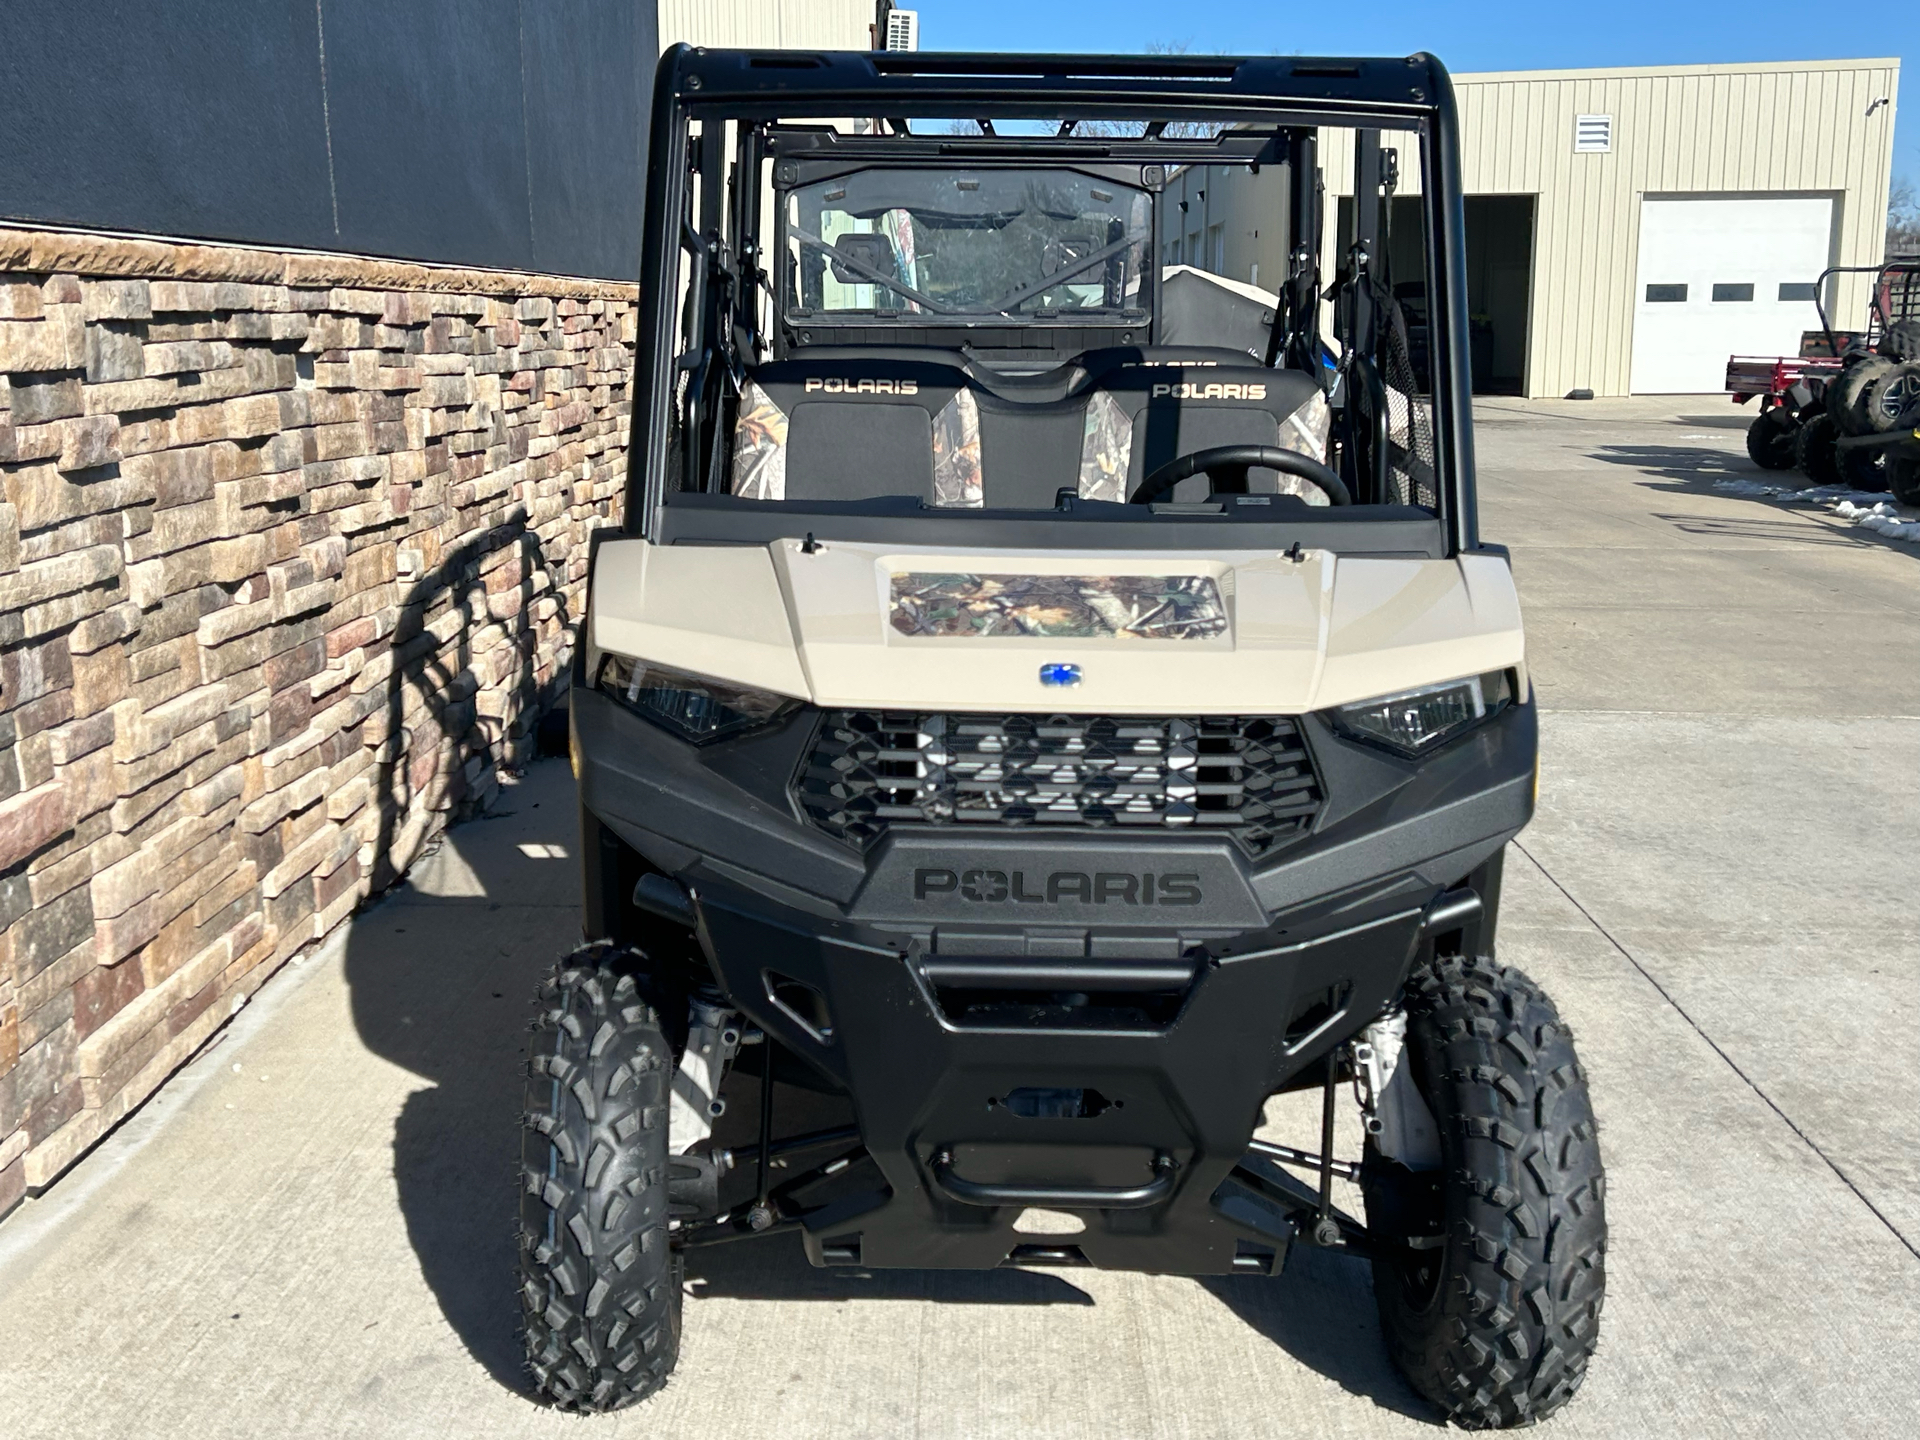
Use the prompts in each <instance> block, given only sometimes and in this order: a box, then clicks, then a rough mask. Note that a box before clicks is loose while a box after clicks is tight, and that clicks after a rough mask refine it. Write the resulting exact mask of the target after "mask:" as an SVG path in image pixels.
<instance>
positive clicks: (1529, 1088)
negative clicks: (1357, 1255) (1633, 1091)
mask: <svg viewBox="0 0 1920 1440" xmlns="http://www.w3.org/2000/svg"><path fill="white" fill-rule="evenodd" d="M1406 993H1407V1040H1408V1057H1409V1060H1410V1062H1411V1063H1412V1064H1413V1065H1414V1066H1415V1067H1416V1068H1415V1071H1414V1074H1415V1077H1416V1079H1417V1080H1418V1081H1419V1084H1420V1088H1421V1090H1422V1091H1423V1093H1424V1094H1425V1095H1426V1096H1427V1099H1428V1101H1429V1104H1430V1105H1432V1107H1433V1109H1434V1112H1435V1118H1436V1120H1437V1121H1438V1123H1439V1126H1440V1131H1441V1153H1442V1157H1443V1163H1444V1166H1445V1174H1444V1177H1443V1182H1442V1185H1441V1194H1442V1197H1443V1205H1444V1214H1445V1238H1444V1245H1443V1248H1442V1250H1441V1251H1440V1254H1441V1260H1440V1272H1439V1284H1438V1286H1437V1287H1435V1288H1434V1289H1433V1290H1431V1291H1429V1292H1428V1293H1427V1296H1426V1297H1425V1303H1424V1304H1416V1300H1415V1297H1413V1296H1410V1295H1409V1292H1408V1290H1407V1288H1406V1287H1405V1286H1404V1284H1403V1283H1402V1274H1403V1272H1402V1271H1401V1270H1400V1269H1399V1268H1398V1267H1399V1265H1400V1264H1401V1263H1403V1262H1402V1260H1401V1259H1400V1258H1398V1256H1396V1255H1394V1254H1392V1253H1389V1252H1387V1251H1384V1250H1383V1251H1381V1252H1378V1253H1377V1254H1376V1257H1375V1260H1374V1291H1375V1296H1376V1298H1377V1300H1378V1302H1379V1306H1380V1316H1381V1323H1382V1327H1383V1329H1384V1330H1385V1332H1386V1337H1387V1342H1388V1345H1389V1346H1390V1348H1391V1349H1392V1350H1393V1353H1394V1358H1395V1360H1396V1362H1397V1363H1398V1364H1399V1366H1400V1368H1401V1369H1402V1370H1403V1371H1404V1372H1405V1374H1406V1375H1407V1377H1408V1379H1409V1380H1411V1381H1412V1383H1413V1385H1414V1386H1415V1388H1416V1389H1418V1390H1419V1391H1420V1392H1421V1393H1422V1394H1423V1395H1425V1396H1426V1397H1427V1398H1428V1399H1430V1400H1431V1401H1433V1402H1434V1403H1435V1404H1436V1405H1438V1406H1440V1408H1441V1409H1443V1410H1444V1411H1446V1413H1447V1415H1448V1417H1449V1418H1450V1419H1451V1420H1453V1422H1454V1423H1455V1424H1458V1425H1460V1426H1462V1427H1464V1428H1467V1429H1494V1428H1508V1427H1512V1426H1520V1425H1531V1424H1533V1423H1535V1422H1537V1421H1539V1420H1543V1419H1545V1418H1546V1417H1547V1416H1549V1415H1551V1414H1553V1413H1554V1412H1555V1411H1557V1410H1559V1409H1560V1408H1561V1407H1562V1406H1563V1405H1565V1404H1566V1403H1567V1401H1568V1400H1569V1399H1570V1398H1572V1396H1573V1393H1574V1391H1575V1390H1577V1389H1578V1388H1579V1386H1580V1382H1581V1380H1582V1379H1583V1378H1584V1376H1585V1374H1586V1370H1587V1362H1588V1360H1589V1359H1590V1358H1591V1357H1592V1355H1593V1353H1594V1347H1595V1345H1596V1343H1597V1341H1598V1339H1599V1333H1600V1310H1601V1305H1602V1301H1603V1299H1604V1296H1605V1291H1606V1265H1605V1262H1606V1248H1607V1223H1606V1206H1605V1198H1606V1180H1605V1176H1604V1173H1603V1170H1602V1167H1601V1162H1600V1150H1599V1145H1598V1137H1597V1134H1596V1129H1595V1123H1594V1117H1593V1107H1592V1104H1591V1102H1590V1100H1589V1097H1588V1093H1587V1082H1586V1074H1585V1072H1584V1071H1583V1070H1582V1069H1581V1067H1580V1062H1579V1060H1578V1059H1577V1058H1576V1056H1575V1054H1574V1049H1573V1037H1572V1035H1571V1033H1570V1032H1569V1031H1568V1029H1567V1027H1566V1025H1565V1023H1564V1022H1562V1021H1561V1019H1560V1016H1559V1013H1558V1012H1557V1011H1556V1010H1555V1008H1554V1005H1553V1002H1552V1001H1551V1000H1549V999H1548V998H1547V997H1546V995H1545V994H1543V993H1542V992H1541V990H1540V989H1539V987H1538V986H1536V985H1535V984H1534V983H1533V982H1532V981H1531V980H1529V979H1528V978H1527V977H1526V976H1525V975H1524V974H1522V973H1521V972H1520V971H1518V970H1515V969H1511V968H1509V967H1506V966H1502V965H1499V964H1496V963H1495V962H1494V961H1492V960H1489V959H1484V958H1483V959H1465V958H1459V957H1447V958H1442V959H1439V960H1436V961H1434V962H1433V963H1431V964H1429V965H1427V966H1425V967H1422V968H1421V969H1420V970H1417V971H1416V972H1415V973H1414V975H1413V976H1412V978H1411V979H1409V981H1408V983H1407V991H1406ZM1426 1253H1429V1254H1430V1253H1432V1252H1426ZM1405 1254H1406V1252H1399V1255H1405Z"/></svg>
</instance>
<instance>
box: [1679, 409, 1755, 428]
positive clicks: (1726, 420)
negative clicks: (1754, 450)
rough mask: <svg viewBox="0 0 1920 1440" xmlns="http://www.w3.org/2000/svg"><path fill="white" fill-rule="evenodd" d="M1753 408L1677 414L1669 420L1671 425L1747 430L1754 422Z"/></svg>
mask: <svg viewBox="0 0 1920 1440" xmlns="http://www.w3.org/2000/svg"><path fill="white" fill-rule="evenodd" d="M1753 414H1754V412H1753V411H1751V410H1747V411H1740V410H1728V411H1726V412H1725V413H1723V414H1719V415H1676V416H1674V417H1673V418H1672V419H1671V420H1669V421H1667V424H1669V425H1685V426H1688V427H1697V428H1700V429H1711V430H1739V431H1743V432H1744V431H1745V430H1747V429H1748V428H1749V427H1750V426H1751V425H1752V424H1753Z"/></svg>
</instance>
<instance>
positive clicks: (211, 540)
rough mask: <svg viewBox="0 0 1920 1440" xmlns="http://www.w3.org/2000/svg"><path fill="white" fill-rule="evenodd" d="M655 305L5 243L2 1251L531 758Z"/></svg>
mask: <svg viewBox="0 0 1920 1440" xmlns="http://www.w3.org/2000/svg"><path fill="white" fill-rule="evenodd" d="M634 298H635V292H634V288H633V287H632V286H630V285H620V284H613V283H601V282H593V281H580V280H568V279H559V278H554V277H548V276H536V275H519V274H506V273H499V272H486V271H468V270H454V269H443V268H438V267H432V266H422V265H408V264H398V263H393V262H387V261H378V260H366V259H359V258H354V257H348V256H339V255H308V254H283V253H277V252H268V251H257V250H247V249H241V248H237V247H218V246H204V245H192V244H171V243H162V242H153V241H136V240H125V239H113V238H104V237H92V236H82V235H72V234H61V233H49V232H40V231H28V230H16V229H6V228H0V377H4V378H0V483H3V484H4V495H3V496H0V500H3V501H4V503H0V1214H3V1213H5V1211H6V1210H7V1209H8V1208H10V1207H11V1206H12V1204H13V1203H14V1202H15V1201H16V1200H18V1199H19V1198H20V1196H21V1194H22V1193H23V1191H26V1190H30V1189H37V1188H38V1187H40V1186H44V1185H46V1184H47V1183H49V1182H50V1181H51V1180H53V1179H54V1178H55V1177H56V1176H57V1175H58V1174H59V1173H60V1172H61V1171H62V1170H63V1169H65V1168H66V1167H67V1166H68V1165H69V1164H71V1163H72V1161H73V1160H74V1159H75V1158H76V1157H77V1156H79V1155H80V1154H81V1153H82V1152H84V1151H85V1149H86V1148H87V1147H88V1146H89V1145H91V1144H92V1143H93V1142H94V1141H95V1140H97V1139H98V1138H99V1137H100V1136H101V1135H102V1134H103V1133H105V1131H106V1130H107V1129H108V1128H109V1127H111V1126H112V1125H113V1124H114V1122H115V1121H117V1120H119V1119H120V1118H121V1117H122V1116H123V1115H125V1114H126V1112H127V1111H128V1110H129V1109H130V1108H131V1107H132V1106H134V1105H137V1104H138V1103H139V1102H140V1101H141V1100H143V1099H144V1098H145V1097H146V1096H147V1095H149V1094H150V1093H151V1092H152V1091H153V1090H154V1089H155V1088H156V1087H157V1086H158V1085H159V1084H160V1083H161V1081H162V1080H164V1079H165V1078H166V1077H167V1075H168V1074H169V1073H170V1072H171V1071H173V1070H174V1069H176V1068H177V1067H178V1066H179V1065H180V1064H181V1063H183V1062H184V1061H185V1060H186V1059H187V1058H188V1057H189V1056H190V1055H191V1054H192V1053H193V1051H194V1050H196V1049H197V1048H198V1047H199V1046H200V1045H201V1044H203V1043H204V1042H205V1041H206V1040H207V1038H208V1037H209V1036H210V1035H211V1034H212V1033H213V1032H214V1030H216V1029H217V1028H218V1027H219V1026H220V1025H221V1024H222V1023H223V1022H224V1021H225V1020H226V1019H227V1018H228V1017H229V1016H230V1015H231V1014H232V1013H233V1011H234V1010H236V1009H237V1008H238V1006H239V1004H240V1002H241V1000H242V999H243V998H244V997H245V996H246V995H248V994H249V993H251V992H252V991H253V990H254V989H255V988H256V987H257V986H258V985H259V984H260V983H261V982H262V981H263V980H264V979H265V978H266V977H267V976H268V975H270V974H272V973H273V971H274V970H275V969H276V968H277V967H278V966H279V965H280V964H281V963H282V962H284V961H285V960H287V959H288V958H289V957H290V956H292V955H293V954H295V952H297V951H299V950H300V949H301V948H302V947H304V946H307V945H310V944H312V943H313V942H315V941H316V940H318V939H320V938H321V937H323V936H325V935H326V934H327V933H328V932H329V931H331V930H332V929H333V928H334V927H336V926H337V925H339V924H340V923H341V922H342V921H343V920H344V919H345V918H346V917H347V916H348V914H349V913H351V912H352V910H353V909H354V907H355V905H356V904H358V903H359V902H360V901H361V900H362V899H363V898H365V897H366V896H367V895H369V894H370V893H372V892H374V891H377V890H379V889H381V888H382V887H384V886H385V885H387V884H389V883H391V881H392V880H393V879H394V878H395V876H396V875H397V873H398V872H399V871H401V870H403V869H405V867H406V866H407V864H408V863H409V862H410V861H411V860H412V859H413V858H414V857H415V856H416V855H418V854H419V852H420V850H421V847H422V845H423V844H424V843H425V842H426V841H428V840H429V839H430V838H432V836H434V835H435V834H436V833H437V832H438V831H440V830H441V829H443V828H444V827H445V826H446V824H447V823H449V821H450V820H452V819H454V818H457V817H458V816H459V815H460V814H462V813H463V812H467V811H471V810H472V809H474V808H476V807H479V806H482V805H484V804H485V802H486V801H487V800H488V798H489V797H490V796H491V795H492V794H493V793H494V791H495V788H496V785H497V774H498V772H499V771H500V770H503V769H511V768H513V767H515V766H517V765H519V764H521V763H523V762H524V761H525V760H526V758H527V757H528V756H529V754H530V752H531V748H532V731H533V727H534V725H535V722H536V720H537V718H538V713H539V709H540V707H541V705H542V703H543V702H544V701H545V700H547V699H549V698H551V694H552V691H553V689H554V688H555V687H556V686H557V685H559V684H563V683H564V679H565V668H566V665H567V663H568V661H569V659H570V654H571V649H572V644H573V634H574V627H575V624H576V621H577V619H578V616H579V613H580V607H581V600H582V596H583V588H584V582H585V576H586V565H587V552H588V537H589V535H590V533H591V532H592V530H593V529H594V528H596V527H597V526H601V525H606V524H610V523H613V522H615V521H616V520H617V518H618V512H619V504H620V493H621V488H622V484H623V477H624V453H625V445H626V433H627V416H628V413H629V404H628V384H629V378H630V376H631V373H632V366H633V358H632V343H633V335H634Z"/></svg>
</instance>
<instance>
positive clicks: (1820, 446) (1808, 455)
mask: <svg viewBox="0 0 1920 1440" xmlns="http://www.w3.org/2000/svg"><path fill="white" fill-rule="evenodd" d="M1839 438H1840V429H1839V427H1838V426H1837V425H1835V424H1834V423H1833V417H1832V416H1831V415H1816V416H1814V417H1813V418H1812V419H1811V420H1809V421H1807V422H1806V424H1804V425H1802V426H1801V427H1800V429H1799V430H1798V431H1797V432H1796V433H1795V435H1794V442H1793V443H1794V450H1793V458H1794V463H1795V464H1797V465H1798V466H1799V467H1800V473H1801V474H1802V475H1805V476H1806V477H1807V479H1808V481H1809V482H1811V483H1812V484H1814V485H1816V486H1820V487H1822V488H1832V487H1834V486H1838V485H1843V484H1845V483H1846V482H1845V480H1844V479H1843V478H1842V477H1841V474H1840V451H1839V450H1838V449H1837V448H1835V442H1836V441H1837V440H1838V439H1839Z"/></svg>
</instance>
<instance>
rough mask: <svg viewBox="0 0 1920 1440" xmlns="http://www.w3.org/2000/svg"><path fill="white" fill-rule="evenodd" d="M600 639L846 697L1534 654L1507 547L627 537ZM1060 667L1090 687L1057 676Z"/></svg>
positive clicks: (1293, 709)
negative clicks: (736, 541) (1006, 545)
mask: <svg viewBox="0 0 1920 1440" xmlns="http://www.w3.org/2000/svg"><path fill="white" fill-rule="evenodd" d="M1063 596H1064V597H1067V601H1066V603H1064V604H1054V603H1051V602H1053V601H1055V600H1059V599H1060V597H1063ZM1157 596H1165V597H1170V598H1167V599H1165V600H1161V599H1158V598H1156V597H1157ZM1033 597H1038V598H1037V599H1036V598H1033ZM1176 614H1178V615H1179V616H1182V617H1186V618H1184V619H1183V620H1182V621H1181V622H1180V623H1173V622H1172V621H1171V620H1170V617H1172V616H1174V615H1176ZM1036 630H1038V631H1040V632H1043V633H1032V632H1033V631H1036ZM1005 632H1013V633H1005ZM1176 635H1179V636H1183V637H1184V638H1174V637H1175V636H1176ZM591 640H592V644H593V645H594V647H595V648H596V649H601V650H611V651H614V652H616V653H619V654H623V655H631V656H635V657H638V658H641V659H646V660H653V661H657V662H658V663H660V664H662V665H671V666H674V667H675V668H677V669H682V670H690V671H694V672H696V673H698V674H703V675H712V676H715V677H716V678H720V679H726V680H731V681H734V682H736V683H739V684H743V685H751V686H755V687H758V688H761V689H766V690H772V691H775V692H777V693H780V694H783V695H791V696H794V697H796V698H799V699H804V700H810V701H812V702H813V703H814V704H816V705H820V706H825V707H832V708H848V709H852V708H885V709H893V710H968V709H971V710H1007V711H1022V710H1029V711H1030V710H1059V711H1071V712H1076V713H1080V712H1084V713H1089V714H1141V715H1147V714H1167V713H1169V712H1177V713H1185V714H1235V713H1237V714H1270V715H1289V714H1299V713H1301V712H1303V711H1307V710H1318V709H1322V708H1324V707H1326V706H1329V705H1340V704H1347V703H1350V702H1352V701H1356V700H1366V699H1370V698H1372V697H1374V696H1377V695H1382V694H1387V693H1390V692H1393V691H1398V690H1406V689H1411V688H1413V687H1415V686H1418V685H1425V684H1432V683H1437V682H1439V681H1442V680H1452V679H1456V678H1458V677H1460V676H1463V675H1472V674H1478V673H1480V672H1483V671H1487V670H1495V669H1500V668H1503V667H1506V666H1520V665H1523V664H1524V661H1525V646H1524V643H1523V640H1522V636H1521V629H1520V604H1519V599H1518V597H1517V595H1516V594H1515V592H1514V587H1513V577H1512V574H1511V572H1510V570H1509V569H1508V566H1507V563H1506V561H1505V560H1503V559H1501V558H1500V557H1498V556H1494V555H1469V556H1463V557H1461V558H1460V559H1458V560H1413V559H1379V558H1370V557H1348V558H1340V557H1338V556H1335V555H1333V554H1332V553H1330V552H1327V551H1319V550H1305V551H1301V552H1300V553H1299V557H1298V558H1297V559H1296V558H1292V557H1290V556H1288V555H1282V554H1276V553H1274V552H1272V551H1264V550H1262V551H1219V552H1215V553H1211V554H1208V553H1204V552H1198V551H1188V552H1181V551H1166V550H1160V551H1122V552H1102V551H1090V552H1072V551H1046V552H1040V553H1033V552H1027V551H1019V550H978V549H975V550H964V549H961V550H950V549H940V550H936V549H930V548H914V547H908V546H891V545H876V544H866V543H855V542H847V541H833V542H827V543H823V544H821V545H818V546H816V547H815V548H814V549H813V550H812V551H811V552H808V551H807V550H806V549H805V548H804V547H803V545H802V543H801V542H800V541H798V540H782V541H778V542H776V543H774V544H772V545H769V546H767V547H765V548H758V547H753V548H747V547H724V546H656V545H653V544H651V543H649V542H647V541H644V540H619V541H613V542H610V543H608V544H605V545H602V546H601V547H600V550H599V553H598V556H597V557H596V560H595V574H594V583H593V615H592V630H591ZM1062 663H1066V664H1074V665H1078V666H1079V667H1080V675H1081V678H1080V683H1079V684H1078V685H1076V686H1073V687H1071V688H1059V687H1054V686H1047V685H1043V684H1042V683H1041V680H1040V671H1041V667H1042V666H1043V665H1053V664H1062Z"/></svg>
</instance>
